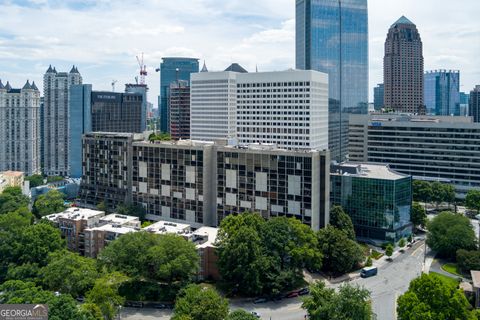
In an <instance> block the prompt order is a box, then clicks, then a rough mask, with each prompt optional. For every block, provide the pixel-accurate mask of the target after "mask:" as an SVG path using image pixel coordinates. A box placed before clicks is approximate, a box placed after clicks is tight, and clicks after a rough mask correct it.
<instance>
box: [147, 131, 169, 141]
mask: <svg viewBox="0 0 480 320" xmlns="http://www.w3.org/2000/svg"><path fill="white" fill-rule="evenodd" d="M148 140H149V141H150V142H153V141H170V140H172V137H171V136H170V134H168V133H167V132H160V133H155V132H152V133H151V134H150V135H149V136H148Z"/></svg>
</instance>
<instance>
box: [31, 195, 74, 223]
mask: <svg viewBox="0 0 480 320" xmlns="http://www.w3.org/2000/svg"><path fill="white" fill-rule="evenodd" d="M63 198H64V194H63V193H61V192H60V191H58V190H50V191H48V192H47V193H45V194H42V195H40V196H38V198H37V200H35V203H34V204H33V212H34V213H35V215H37V216H38V217H43V216H46V215H49V214H53V213H59V212H62V211H64V210H65V208H66V207H65V202H64V200H63Z"/></svg>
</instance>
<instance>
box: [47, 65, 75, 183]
mask: <svg viewBox="0 0 480 320" xmlns="http://www.w3.org/2000/svg"><path fill="white" fill-rule="evenodd" d="M74 84H82V76H81V75H80V73H79V72H78V69H77V68H76V67H75V66H73V67H72V69H71V70H70V72H69V73H67V72H57V71H56V70H55V68H53V69H52V67H51V66H50V67H49V68H48V70H47V72H46V73H45V74H44V76H43V95H44V109H43V122H44V123H43V142H42V143H43V155H42V157H43V171H44V173H45V174H46V175H51V176H68V175H69V171H70V170H69V166H68V150H69V146H68V143H69V136H70V130H69V118H70V114H69V107H68V103H69V97H70V87H71V86H72V85H74Z"/></svg>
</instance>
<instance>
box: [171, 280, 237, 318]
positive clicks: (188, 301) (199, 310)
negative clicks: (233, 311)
mask: <svg viewBox="0 0 480 320" xmlns="http://www.w3.org/2000/svg"><path fill="white" fill-rule="evenodd" d="M227 315H228V301H227V299H225V298H222V297H221V296H220V295H219V294H218V293H217V291H215V290H213V289H207V288H202V287H201V286H199V285H195V284H192V285H189V286H187V287H186V288H185V289H183V290H182V291H180V293H179V294H178V297H177V300H176V303H175V309H174V314H173V317H172V320H178V319H185V317H187V319H194V320H223V319H225V318H226V317H227Z"/></svg>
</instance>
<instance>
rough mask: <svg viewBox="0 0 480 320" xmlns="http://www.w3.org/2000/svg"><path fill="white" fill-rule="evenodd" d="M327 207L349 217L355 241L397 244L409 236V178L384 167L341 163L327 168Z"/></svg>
mask: <svg viewBox="0 0 480 320" xmlns="http://www.w3.org/2000/svg"><path fill="white" fill-rule="evenodd" d="M330 181H331V188H330V190H331V198H330V200H331V204H332V205H340V206H342V208H343V209H344V210H345V212H346V213H348V215H349V216H350V218H351V219H352V222H353V226H354V228H355V233H356V236H357V238H360V239H371V240H379V241H383V242H384V241H392V242H397V241H398V240H400V239H401V238H403V237H407V236H408V235H409V234H411V232H412V224H411V222H410V212H411V207H412V177H411V176H409V175H405V174H400V173H398V172H395V171H393V170H391V169H390V168H389V167H388V165H382V164H373V163H353V162H344V163H341V164H337V165H334V166H332V168H331V175H330Z"/></svg>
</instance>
